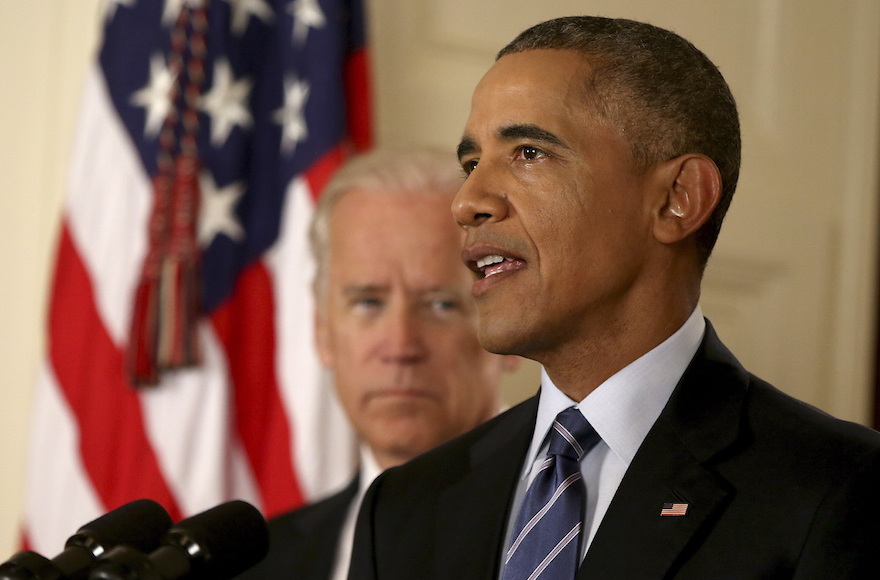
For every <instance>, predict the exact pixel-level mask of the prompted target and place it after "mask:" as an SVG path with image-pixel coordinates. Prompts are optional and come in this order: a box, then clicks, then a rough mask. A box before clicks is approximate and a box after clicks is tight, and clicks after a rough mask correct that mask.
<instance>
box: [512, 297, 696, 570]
mask: <svg viewBox="0 0 880 580" xmlns="http://www.w3.org/2000/svg"><path fill="white" fill-rule="evenodd" d="M705 330H706V321H705V320H704V319H703V313H702V311H701V309H700V306H699V305H697V307H696V308H695V309H694V311H693V313H691V315H690V317H689V318H688V319H687V321H685V323H684V324H683V325H682V326H681V328H679V329H678V330H677V331H676V332H675V334H673V335H672V336H670V337H669V338H667V339H666V340H665V341H663V342H662V343H660V344H659V345H658V346H657V347H655V348H654V349H652V350H651V351H649V352H648V353H646V354H645V355H643V356H641V357H640V358H638V359H636V360H635V361H633V362H632V363H630V364H629V365H627V366H626V367H624V368H623V369H621V370H620V371H618V372H617V373H616V374H614V375H613V376H611V377H610V378H609V379H608V380H606V381H605V382H604V383H602V384H601V385H599V386H598V387H597V388H596V389H595V390H594V391H593V392H592V393H590V394H589V395H587V397H586V398H585V399H584V400H582V401H580V402H577V401H573V400H571V399H570V398H568V396H566V395H565V394H564V393H563V392H562V391H560V390H559V389H558V388H557V387H556V385H554V384H553V382H552V381H551V380H550V378H549V377H548V376H547V373H546V372H544V371H543V370H542V371H541V394H540V398H539V399H538V418H537V421H536V422H535V432H534V434H533V435H532V444H531V446H530V447H529V452H528V454H527V455H526V459H525V462H524V465H523V472H522V476H521V478H520V480H519V483H518V484H517V487H516V492H515V495H514V500H513V506H512V509H511V513H510V518H509V520H508V522H507V532H506V537H505V542H504V546H505V549H504V551H503V552H504V553H503V554H502V557H501V572H503V569H504V560H505V558H506V552H507V546H509V545H510V536H511V534H512V533H513V527H514V523H515V521H516V516H517V514H518V513H519V507H520V504H521V503H522V500H523V496H524V495H525V493H526V489H528V486H529V485H531V483H532V480H533V479H534V478H535V476H536V475H537V472H538V468H539V467H540V464H541V463H542V462H543V461H544V458H545V457H546V456H547V449H548V447H549V437H548V433H549V431H550V427H552V426H553V421H554V420H555V419H556V415H558V414H559V413H560V412H561V411H563V410H565V409H567V408H569V407H572V406H575V405H577V407H578V409H579V410H580V411H581V413H583V415H584V417H586V418H587V421H589V422H590V424H591V425H592V426H593V428H594V429H595V430H596V432H597V433H598V434H599V436H600V437H601V438H602V440H601V441H600V442H599V443H598V444H597V445H596V446H595V447H593V449H591V450H590V451H589V452H588V453H587V455H585V456H584V457H583V459H582V460H581V462H580V467H581V475H582V477H583V481H584V485H585V486H586V489H587V502H586V508H585V513H584V530H585V533H586V535H585V537H584V541H583V542H582V543H581V554H580V557H581V560H583V558H584V556H585V555H586V553H587V549H588V548H589V546H590V543H591V542H592V541H593V537H594V536H595V535H596V530H597V529H598V528H599V524H600V523H601V522H602V518H603V517H604V516H605V512H606V511H607V510H608V506H609V504H610V503H611V499H612V498H613V497H614V494H615V493H616V492H617V488H618V487H619V486H620V482H621V480H622V479H623V475H624V473H626V470H627V468H628V467H629V465H630V463H631V462H632V460H633V457H634V456H635V454H636V451H638V449H639V447H640V446H641V444H642V441H644V440H645V437H646V436H647V434H648V431H650V430H651V427H652V426H653V425H654V422H655V421H656V420H657V418H658V417H659V416H660V413H661V412H662V411H663V407H665V406H666V402H667V401H668V400H669V397H670V395H672V391H673V390H674V389H675V386H676V385H677V384H678V381H679V380H680V379H681V377H682V375H683V374H684V371H685V369H687V366H688V364H690V362H691V359H693V357H694V355H695V354H696V352H697V349H698V348H699V346H700V343H701V342H702V340H703V334H704V333H705ZM501 572H499V578H500V577H501Z"/></svg>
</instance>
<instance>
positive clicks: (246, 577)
mask: <svg viewBox="0 0 880 580" xmlns="http://www.w3.org/2000/svg"><path fill="white" fill-rule="evenodd" d="M357 490H358V478H357V477H355V478H354V480H353V481H352V482H351V483H350V484H349V485H348V486H347V487H346V488H345V489H343V490H342V491H340V492H338V493H336V494H333V495H331V496H329V497H327V498H325V499H323V500H320V501H318V502H315V503H312V504H309V505H306V506H304V507H301V508H299V509H295V510H293V511H290V512H287V513H285V514H282V515H280V516H276V517H274V518H272V519H271V520H269V552H268V554H266V557H265V558H264V559H263V560H262V561H261V562H260V563H259V564H257V565H256V566H254V567H253V568H251V569H250V570H248V571H247V572H245V573H244V574H242V575H241V576H238V577H237V578H236V580H274V579H276V578H292V577H296V578H303V579H305V578H327V577H329V575H330V571H331V570H332V565H333V559H334V557H335V554H336V547H337V544H338V543H339V536H340V533H341V530H342V525H343V523H344V521H345V517H346V514H347V513H348V510H349V508H350V506H351V503H352V502H353V501H354V500H355V498H356V497H357Z"/></svg>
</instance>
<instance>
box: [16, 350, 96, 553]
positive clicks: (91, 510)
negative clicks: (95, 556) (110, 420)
mask: <svg viewBox="0 0 880 580" xmlns="http://www.w3.org/2000/svg"><path fill="white" fill-rule="evenodd" d="M34 403H35V406H34V413H33V417H34V419H33V422H32V424H31V435H30V436H31V439H30V453H29V455H28V457H29V462H28V483H27V486H28V487H27V489H28V494H27V498H26V502H27V513H28V516H29V521H28V537H29V539H30V542H31V548H32V549H33V550H34V551H36V552H39V553H41V554H51V555H50V556H49V557H50V558H51V557H52V555H55V554H57V553H58V552H60V551H61V550H62V549H63V548H64V542H65V541H67V538H68V537H70V536H71V535H72V534H73V533H74V532H75V531H76V530H77V529H79V528H80V526H82V525H83V524H85V523H86V522H89V521H91V520H93V519H95V518H96V517H98V516H99V515H101V514H102V513H103V512H104V509H103V506H102V505H101V501H100V499H99V498H98V496H97V494H96V493H95V490H94V488H93V487H92V485H91V483H90V481H89V478H88V475H87V474H86V471H85V468H84V467H83V465H82V462H81V461H80V455H79V447H78V445H79V436H78V433H77V426H76V422H75V421H74V418H73V413H72V412H71V410H70V408H69V407H68V406H67V401H65V400H64V396H63V395H62V394H61V389H60V387H59V386H58V383H57V380H56V378H55V375H54V373H53V372H52V369H51V367H50V365H49V364H48V363H47V362H45V361H44V362H43V365H42V368H41V371H40V378H39V381H38V384H37V389H36V399H35V401H34ZM47 473H48V474H52V475H51V477H46V474H47Z"/></svg>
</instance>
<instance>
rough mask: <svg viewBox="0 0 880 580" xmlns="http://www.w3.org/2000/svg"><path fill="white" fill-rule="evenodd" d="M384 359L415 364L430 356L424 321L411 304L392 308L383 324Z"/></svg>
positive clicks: (391, 361)
mask: <svg viewBox="0 0 880 580" xmlns="http://www.w3.org/2000/svg"><path fill="white" fill-rule="evenodd" d="M383 327H384V328H383V332H384V334H385V336H384V339H383V343H384V348H383V349H382V359H383V360H384V361H385V362H388V363H394V364H415V363H418V362H421V361H422V360H424V359H425V358H426V357H427V356H428V348H427V344H426V343H425V336H424V321H423V320H422V317H421V316H420V313H419V312H418V309H417V308H416V307H414V306H413V305H410V304H400V305H397V306H396V307H395V308H392V309H391V311H390V312H389V313H388V316H387V318H386V320H385V324H383Z"/></svg>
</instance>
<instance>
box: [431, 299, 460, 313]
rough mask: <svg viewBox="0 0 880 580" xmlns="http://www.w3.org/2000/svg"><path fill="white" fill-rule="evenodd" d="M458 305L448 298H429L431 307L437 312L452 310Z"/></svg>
mask: <svg viewBox="0 0 880 580" xmlns="http://www.w3.org/2000/svg"><path fill="white" fill-rule="evenodd" d="M457 306H458V303H456V302H455V301H454V300H448V299H445V298H435V299H434V300H431V308H433V309H434V310H437V311H438V312H446V311H448V310H454V309H455V308H456V307H457Z"/></svg>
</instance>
